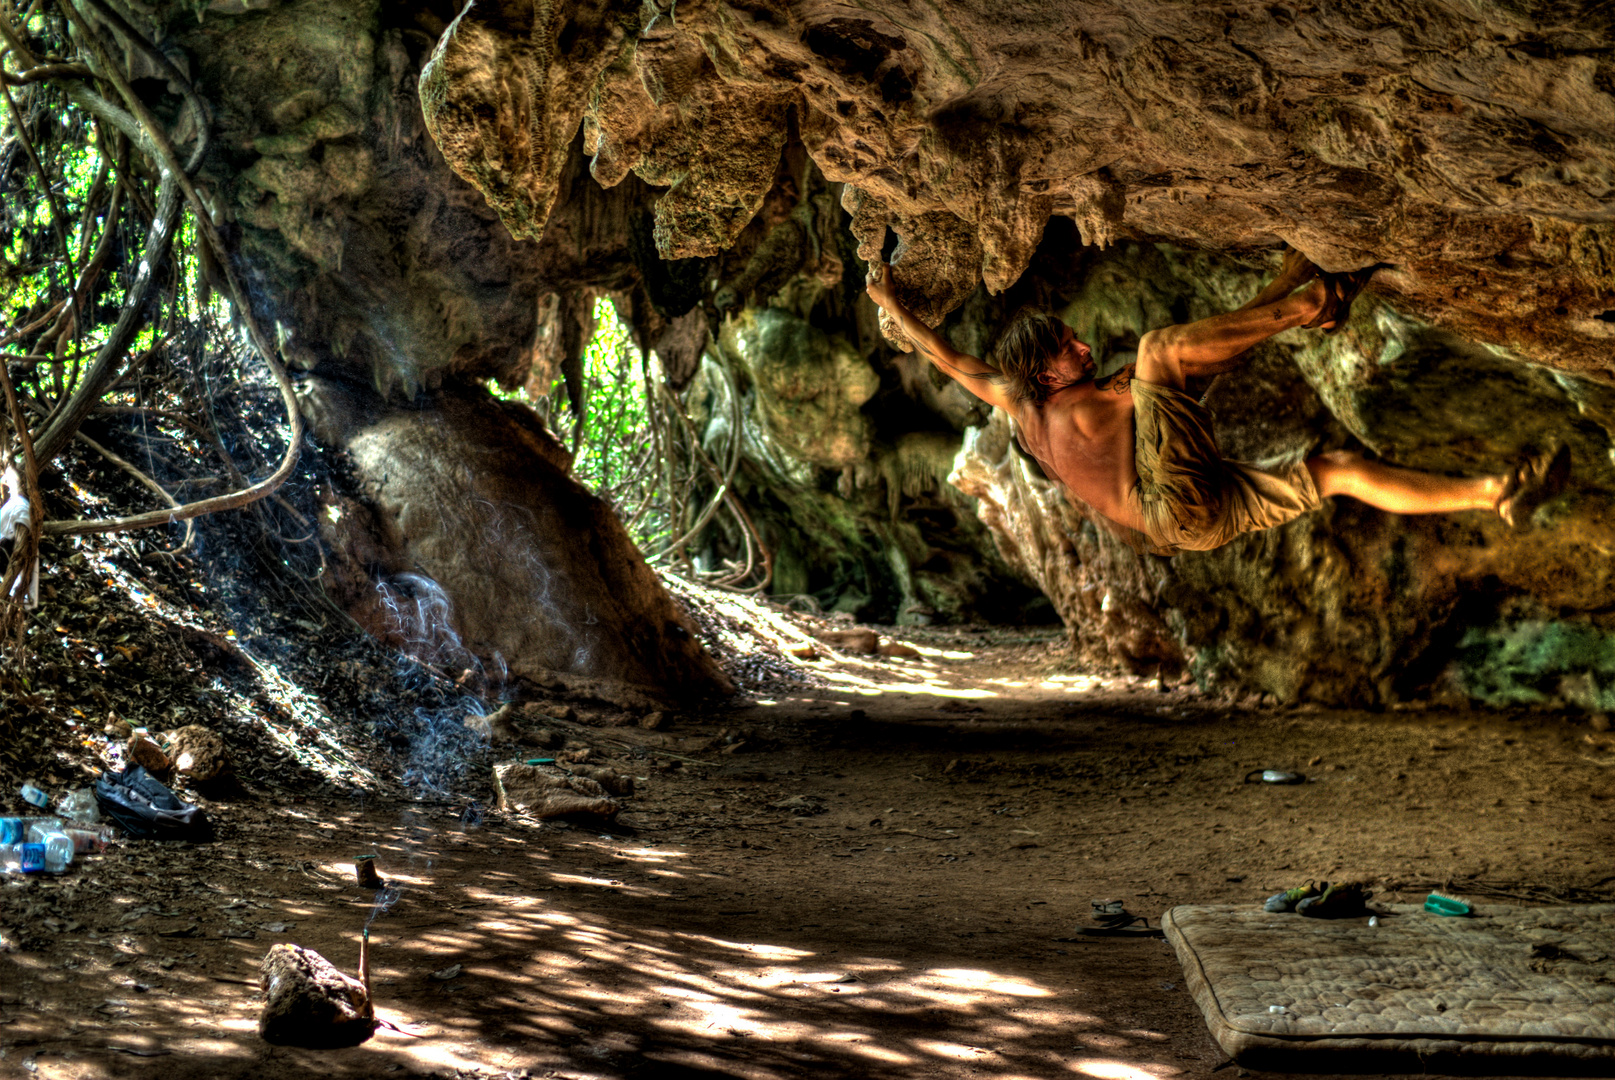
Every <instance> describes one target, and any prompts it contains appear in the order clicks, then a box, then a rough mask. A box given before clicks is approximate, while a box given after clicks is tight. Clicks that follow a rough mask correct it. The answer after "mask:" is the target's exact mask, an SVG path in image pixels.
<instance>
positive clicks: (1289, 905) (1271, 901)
mask: <svg viewBox="0 0 1615 1080" xmlns="http://www.w3.org/2000/svg"><path fill="white" fill-rule="evenodd" d="M1327 888H1329V883H1328V882H1327V881H1326V882H1324V883H1323V885H1322V887H1321V888H1320V887H1319V886H1317V885H1314V884H1313V883H1312V882H1310V881H1309V882H1307V883H1306V884H1305V885H1297V886H1296V887H1295V888H1293V889H1285V890H1284V891H1283V892H1281V893H1274V894H1273V895H1272V896H1269V897H1268V898H1267V902H1266V903H1264V904H1263V905H1262V910H1263V911H1267V912H1271V913H1273V914H1275V915H1277V914H1278V913H1279V912H1282V911H1294V910H1295V906H1296V905H1297V904H1299V903H1300V902H1301V901H1303V900H1306V899H1308V898H1310V897H1317V896H1319V895H1320V894H1322V892H1323V891H1324V889H1327Z"/></svg>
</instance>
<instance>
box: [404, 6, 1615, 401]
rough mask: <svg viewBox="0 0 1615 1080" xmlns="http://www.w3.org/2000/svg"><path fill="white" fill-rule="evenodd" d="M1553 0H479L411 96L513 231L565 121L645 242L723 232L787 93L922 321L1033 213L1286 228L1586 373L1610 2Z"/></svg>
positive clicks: (1021, 235)
mask: <svg viewBox="0 0 1615 1080" xmlns="http://www.w3.org/2000/svg"><path fill="white" fill-rule="evenodd" d="M1560 10H1561V9H1560V8H1559V7H1558V6H1557V5H1553V4H1546V3H1543V4H1532V3H1526V4H1515V5H1495V6H1493V5H1463V6H1460V5H1454V4H1448V3H1442V2H1440V0H1422V2H1414V3H1412V4H1399V5H1395V6H1393V7H1376V6H1374V5H1368V6H1360V5H1359V6H1356V7H1351V8H1346V9H1336V8H1317V9H1310V10H1306V11H1301V10H1292V9H1289V8H1285V7H1273V6H1271V5H1264V4H1234V5H1220V6H1215V7H1206V6H1193V5H1182V4H1168V3H1150V2H1146V3H1145V4H1144V5H1143V6H1142V7H1140V5H1138V4H1136V3H1127V4H1120V3H1085V4H1081V5H1076V4H1064V3H1056V4H1046V5H1042V6H1040V7H1031V8H1026V9H1024V10H1021V9H1017V10H1016V11H1015V14H1014V17H1013V18H1008V19H1006V18H1005V17H1004V12H1003V9H1002V8H1001V6H999V5H994V4H986V3H978V2H972V0H965V2H961V3H953V4H948V5H945V6H943V7H938V6H924V5H911V4H908V3H904V2H901V0H891V2H888V3H881V4H875V5H866V6H863V7H850V6H841V5H833V4H831V5H825V4H811V3H792V2H789V0H775V2H764V3H760V4H744V5H742V4H733V3H726V2H724V0H700V2H694V3H692V2H688V0H686V2H685V3H682V4H679V5H677V9H676V10H674V9H673V8H672V6H671V5H670V6H669V7H668V8H666V9H663V8H661V7H659V6H657V5H655V4H646V5H643V6H641V5H636V4H628V3H619V4H609V3H602V2H600V0H594V2H574V3H570V4H564V3H563V4H553V5H550V4H545V5H538V4H535V3H532V2H531V0H498V2H488V0H482V2H478V3H473V4H470V5H468V6H467V7H466V8H465V10H464V11H463V12H462V13H461V14H460V15H459V17H458V18H457V19H456V20H455V21H454V23H453V24H452V25H451V26H450V27H449V28H448V30H447V31H446V32H445V34H444V36H443V38H442V40H441V41H440V42H439V43H438V46H437V49H436V51H435V53H434V55H433V58H432V61H431V63H430V64H429V65H428V67H427V70H426V72H425V74H424V76H423V79H422V100H423V104H424V106H425V115H426V118H427V123H428V126H429V128H430V130H431V131H432V133H433V135H434V137H435V138H436V139H437V142H438V145H439V146H440V147H442V148H443V151H444V155H445V157H446V159H447V160H448V162H449V164H450V165H451V166H452V167H453V168H454V169H455V170H456V171H458V172H459V173H460V174H461V175H462V176H465V177H466V178H468V179H469V180H471V182H472V183H474V184H476V185H477V186H478V187H479V188H481V189H482V190H484V191H485V192H488V193H489V197H490V201H491V202H492V203H493V205H494V206H495V208H496V209H498V210H499V212H500V215H501V218H502V219H503V220H504V221H505V223H506V225H507V226H509V228H510V230H511V232H512V233H514V234H515V235H517V236H530V237H535V238H536V237H537V236H539V235H540V234H541V232H542V229H543V226H544V223H545V221H546V220H547V217H548V214H549V211H550V208H551V207H552V206H553V205H554V204H555V202H556V198H557V195H558V193H559V190H560V187H559V185H560V178H561V175H562V168H561V161H562V158H563V157H564V148H565V147H566V146H567V145H569V143H570V141H571V139H572V138H573V135H574V133H575V132H576V131H577V130H578V129H579V128H580V127H581V129H582V131H583V133H584V140H585V150H586V152H587V153H589V154H591V155H592V157H593V161H592V164H591V170H592V172H593V175H594V176H595V178H596V179H597V180H599V181H600V182H601V183H602V184H603V185H605V186H608V187H609V186H611V185H613V184H615V183H617V182H618V181H620V180H622V179H623V178H624V177H625V176H627V175H628V174H629V173H630V172H631V173H634V174H636V175H638V176H639V177H640V178H642V179H643V180H645V181H646V182H648V183H652V184H656V185H658V186H667V187H668V191H667V193H666V194H665V195H663V196H662V198H661V199H660V200H659V201H658V202H657V204H656V232H655V238H656V243H657V247H658V250H659V251H660V252H661V253H662V255H663V256H664V257H666V258H674V257H682V256H688V255H710V254H713V253H716V252H718V251H720V250H723V249H724V248H727V247H729V246H730V245H731V244H733V243H734V242H735V240H736V239H737V237H738V236H739V233H740V230H741V228H742V227H743V226H744V225H745V223H746V221H747V220H748V219H749V217H750V215H751V214H753V213H755V212H756V211H757V210H758V209H759V208H760V207H761V206H762V202H763V197H764V195H765V193H766V192H767V190H768V188H769V183H770V175H769V168H770V166H771V164H772V162H773V161H774V160H776V159H777V157H778V153H779V149H780V147H781V145H782V142H781V139H782V133H783V131H784V127H785V124H784V114H785V113H786V112H787V111H789V112H790V113H792V114H793V115H794V117H795V118H796V124H797V126H798V128H799V130H800V132H801V139H802V143H803V145H804V147H805V148H806V151H807V153H808V154H809V155H810V156H811V158H812V159H813V161H814V163H815V164H816V165H817V166H818V168H819V170H820V171H821V172H822V173H823V175H824V176H825V177H826V178H828V179H829V180H830V181H832V182H834V183H838V184H845V185H847V187H846V189H845V190H846V194H845V195H844V198H843V203H844V205H845V206H846V207H847V209H848V210H849V212H851V214H852V226H851V227H852V231H853V232H854V233H855V234H856V235H857V237H858V240H859V243H860V252H859V253H860V255H861V256H862V257H863V258H865V259H867V258H869V257H871V256H873V255H875V254H876V253H878V252H879V251H880V249H881V247H882V245H883V243H884V236H885V233H886V230H887V229H891V230H892V231H893V232H895V234H896V235H897V237H898V238H899V239H900V241H901V245H900V249H899V254H898V257H897V258H896V260H895V262H896V265H897V267H898V280H899V283H900V285H902V286H903V287H904V288H905V289H906V290H907V291H908V292H909V293H910V294H911V295H912V297H913V299H914V304H913V305H912V306H914V307H915V308H916V311H917V313H919V314H921V315H922V316H928V317H929V319H928V321H933V322H934V321H936V320H938V319H940V317H941V316H942V315H943V314H945V313H946V312H948V311H950V310H952V309H953V308H956V307H957V306H958V305H959V304H961V303H963V301H964V300H965V299H966V298H967V297H968V296H969V295H970V293H971V292H972V291H973V290H974V288H975V287H976V284H977V282H978V281H979V282H981V283H983V284H985V286H986V287H987V289H988V291H989V292H992V293H998V292H1001V291H1003V290H1004V289H1006V288H1008V287H1009V286H1011V285H1013V284H1014V283H1015V282H1016V281H1017V280H1018V279H1019V278H1020V277H1021V275H1022V273H1023V272H1024V271H1025V270H1026V268H1027V266H1028V265H1029V263H1030V261H1031V258H1032V254H1033V252H1034V250H1035V249H1036V247H1037V244H1038V240H1039V238H1040V237H1041V236H1042V233H1043V230H1044V225H1045V223H1046V222H1047V221H1048V219H1049V217H1050V215H1051V214H1055V215H1062V216H1065V217H1067V218H1069V219H1071V220H1072V221H1073V222H1075V224H1076V225H1077V227H1078V229H1079V230H1080V232H1081V235H1082V238H1083V241H1084V242H1085V243H1088V244H1095V245H1100V246H1103V245H1104V244H1106V243H1109V242H1111V241H1112V240H1114V239H1119V238H1123V237H1128V236H1132V237H1139V238H1154V239H1165V240H1173V241H1178V242H1182V243H1188V244H1192V245H1195V246H1202V247H1209V248H1213V249H1229V248H1249V247H1254V246H1266V245H1271V244H1273V243H1275V242H1276V241H1278V240H1286V241H1289V242H1290V243H1291V244H1293V245H1294V246H1295V247H1297V248H1299V249H1301V250H1302V251H1304V252H1305V253H1306V254H1307V255H1308V256H1310V257H1311V258H1312V259H1313V260H1314V261H1316V262H1317V263H1318V264H1319V265H1321V266H1323V267H1324V268H1325V269H1329V270H1344V269H1352V268H1355V267H1360V266H1366V265H1369V264H1372V263H1376V262H1388V263H1392V264H1394V265H1396V266H1397V267H1399V268H1400V273H1399V275H1398V276H1397V277H1396V278H1395V280H1394V283H1388V288H1389V289H1390V290H1391V291H1392V292H1393V293H1394V294H1395V295H1397V296H1398V297H1400V298H1401V299H1402V300H1404V301H1405V302H1406V303H1408V304H1409V305H1410V306H1411V307H1413V308H1414V309H1415V310H1418V311H1420V312H1421V313H1422V314H1424V316H1425V317H1426V318H1427V319H1432V318H1436V317H1439V321H1440V322H1441V323H1443V324H1446V325H1447V326H1448V327H1450V328H1453V329H1457V330H1460V331H1465V332H1471V333H1475V334H1478V335H1481V336H1484V337H1486V338H1487V339H1489V340H1493V341H1497V342H1499V343H1503V344H1507V345H1509V346H1510V347H1511V348H1513V349H1515V350H1517V351H1518V352H1520V353H1521V354H1522V355H1524V356H1526V357H1528V358H1529V359H1533V360H1537V361H1540V362H1545V363H1551V364H1553V365H1554V366H1557V367H1562V368H1566V369H1570V370H1576V371H1583V372H1585V371H1600V372H1605V371H1607V370H1608V366H1609V359H1608V352H1609V348H1608V345H1609V342H1610V340H1611V330H1610V324H1609V323H1608V322H1606V321H1603V320H1601V319H1600V318H1599V317H1600V316H1601V315H1602V314H1603V313H1604V312H1606V311H1607V310H1609V309H1610V307H1611V306H1612V304H1611V300H1612V294H1615V234H1612V232H1611V226H1610V224H1609V219H1610V196H1611V184H1612V179H1611V176H1612V174H1611V169H1612V166H1615V97H1611V95H1610V92H1609V91H1610V89H1611V85H1612V84H1611V80H1612V71H1611V66H1610V61H1609V60H1608V49H1609V46H1610V41H1611V21H1610V20H1611V18H1612V17H1611V16H1610V15H1608V14H1604V13H1597V14H1593V13H1587V14H1585V16H1584V17H1581V18H1578V19H1575V20H1571V21H1561V19H1560V17H1559V13H1560ZM583 88H587V90H586V92H581V93H580V90H583ZM719 117H721V121H719V122H714V119H715V118H719Z"/></svg>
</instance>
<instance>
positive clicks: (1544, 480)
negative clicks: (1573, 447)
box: [1497, 446, 1570, 529]
mask: <svg viewBox="0 0 1615 1080" xmlns="http://www.w3.org/2000/svg"><path fill="white" fill-rule="evenodd" d="M1569 479H1570V447H1568V446H1561V447H1559V448H1558V450H1557V451H1555V452H1554V453H1552V454H1535V455H1533V456H1531V457H1528V458H1525V459H1524V460H1523V461H1521V462H1520V463H1519V464H1517V465H1515V466H1514V468H1513V469H1511V470H1509V473H1508V476H1507V477H1506V479H1505V480H1504V481H1503V494H1502V495H1501V496H1499V497H1498V500H1497V516H1498V517H1500V518H1502V519H1503V520H1504V521H1505V522H1507V523H1508V525H1509V526H1510V527H1511V528H1515V529H1522V528H1524V527H1526V526H1527V525H1529V524H1530V523H1531V515H1532V513H1534V512H1535V511H1536V508H1537V507H1539V506H1541V505H1542V504H1543V503H1545V502H1547V501H1548V500H1549V499H1551V498H1553V497H1554V496H1555V495H1558V494H1559V493H1560V492H1561V491H1563V490H1564V489H1565V483H1566V482H1567V481H1568V480H1569Z"/></svg>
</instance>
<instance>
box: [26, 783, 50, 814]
mask: <svg viewBox="0 0 1615 1080" xmlns="http://www.w3.org/2000/svg"><path fill="white" fill-rule="evenodd" d="M22 797H23V801H24V802H27V803H29V804H30V805H32V806H37V807H39V808H40V809H41V810H43V809H45V807H47V806H49V805H50V796H49V795H46V794H45V793H44V792H43V791H41V790H40V789H39V786H38V785H36V784H35V783H34V782H33V781H32V780H30V781H28V782H27V783H26V784H24V785H23V786H22Z"/></svg>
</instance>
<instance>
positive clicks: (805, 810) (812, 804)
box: [768, 795, 830, 817]
mask: <svg viewBox="0 0 1615 1080" xmlns="http://www.w3.org/2000/svg"><path fill="white" fill-rule="evenodd" d="M768 805H769V807H770V808H772V809H774V810H789V811H790V812H791V813H793V814H795V815H796V816H797V817H814V816H816V815H818V814H825V813H829V811H830V808H829V807H828V806H826V805H825V802H824V800H823V799H821V798H819V797H818V796H817V795H792V796H791V797H790V798H788V799H781V800H780V801H779V802H776V803H769V804H768Z"/></svg>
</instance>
